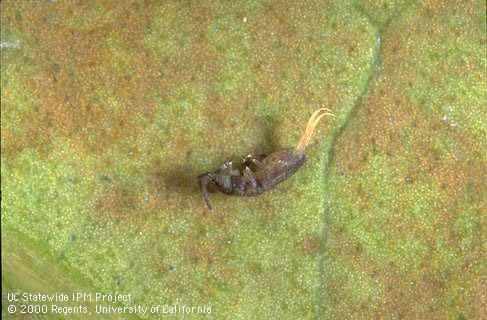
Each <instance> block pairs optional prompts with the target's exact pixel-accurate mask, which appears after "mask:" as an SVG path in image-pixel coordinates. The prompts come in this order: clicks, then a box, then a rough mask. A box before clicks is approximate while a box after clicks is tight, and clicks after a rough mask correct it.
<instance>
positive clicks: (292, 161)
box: [198, 109, 333, 210]
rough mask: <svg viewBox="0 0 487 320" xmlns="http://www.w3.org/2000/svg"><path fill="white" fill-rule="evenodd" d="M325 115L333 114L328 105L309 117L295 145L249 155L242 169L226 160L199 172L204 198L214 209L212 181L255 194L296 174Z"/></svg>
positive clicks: (238, 193)
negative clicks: (218, 165) (211, 192)
mask: <svg viewBox="0 0 487 320" xmlns="http://www.w3.org/2000/svg"><path fill="white" fill-rule="evenodd" d="M325 115H333V114H331V113H329V110H328V109H319V110H317V111H316V112H315V113H314V114H313V115H312V116H311V117H310V119H309V121H308V126H307V127H306V131H305V133H304V134H303V136H302V137H301V140H300V142H299V144H298V145H297V146H296V148H289V149H284V150H279V151H276V152H273V153H271V154H269V155H248V156H247V157H246V158H245V159H244V160H243V162H242V169H241V170H238V168H234V166H233V164H232V162H225V163H224V164H223V165H222V166H221V167H220V168H219V169H217V170H216V171H214V172H207V173H204V174H202V175H200V176H198V179H199V183H200V188H201V192H202V195H203V199H204V200H205V202H206V204H207V206H208V208H209V209H210V210H211V209H212V207H211V204H210V200H209V198H208V185H210V184H213V185H214V186H216V188H217V189H218V190H219V191H220V192H222V193H225V194H229V195H236V196H256V195H259V194H261V193H263V192H264V191H266V190H269V189H271V188H273V187H274V186H275V185H277V184H278V183H280V182H282V181H284V180H286V179H287V178H288V177H290V176H291V175H293V174H294V173H295V172H296V171H297V170H298V169H299V168H300V167H301V166H302V165H303V164H304V162H305V161H306V159H307V157H306V154H305V153H304V149H305V147H306V146H307V145H308V143H309V140H310V138H311V136H312V134H313V131H314V128H315V127H316V125H317V124H318V121H319V120H320V119H321V118H322V117H323V116H325Z"/></svg>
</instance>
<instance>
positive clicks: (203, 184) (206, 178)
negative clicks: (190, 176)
mask: <svg viewBox="0 0 487 320" xmlns="http://www.w3.org/2000/svg"><path fill="white" fill-rule="evenodd" d="M198 180H199V182H200V189H201V195H202V196H203V199H204V200H205V202H206V205H207V206H208V209H210V210H212V209H213V208H212V206H211V203H210V199H209V197H208V184H209V183H210V182H211V181H213V176H212V174H211V173H205V174H202V175H200V176H198Z"/></svg>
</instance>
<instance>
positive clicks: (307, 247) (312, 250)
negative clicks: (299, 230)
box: [301, 234, 321, 255]
mask: <svg viewBox="0 0 487 320" xmlns="http://www.w3.org/2000/svg"><path fill="white" fill-rule="evenodd" d="M301 248H302V250H303V252H304V254H306V255H315V254H317V253H318V252H320V248H321V239H320V237H319V236H318V235H316V234H310V235H306V236H305V237H304V239H303V240H302V242H301Z"/></svg>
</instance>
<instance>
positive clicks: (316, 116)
mask: <svg viewBox="0 0 487 320" xmlns="http://www.w3.org/2000/svg"><path fill="white" fill-rule="evenodd" d="M324 116H332V117H334V116H335V115H334V114H333V113H331V110H329V109H326V108H321V109H318V110H316V111H315V112H314V113H313V114H312V115H311V117H310V118H309V120H308V125H307V126H306V130H305V131H304V133H303V135H302V136H301V139H299V143H298V145H297V146H296V151H297V152H298V153H304V149H306V146H307V145H308V144H309V142H310V140H311V137H312V136H313V132H314V130H315V128H316V125H317V124H318V122H319V121H320V120H321V118H323V117H324Z"/></svg>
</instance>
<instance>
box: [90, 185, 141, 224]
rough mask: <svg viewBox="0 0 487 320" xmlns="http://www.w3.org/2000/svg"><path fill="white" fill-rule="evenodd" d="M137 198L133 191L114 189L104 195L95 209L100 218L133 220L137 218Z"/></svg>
mask: <svg viewBox="0 0 487 320" xmlns="http://www.w3.org/2000/svg"><path fill="white" fill-rule="evenodd" d="M136 208H137V197H136V195H135V193H134V191H133V190H130V189H126V188H123V187H114V188H113V189H111V190H108V191H107V192H106V193H104V194H103V195H102V196H101V198H100V199H99V200H98V201H97V202H96V204H95V209H96V213H97V214H98V215H99V216H105V217H109V218H111V219H115V220H131V219H135V218H136V216H137V210H136Z"/></svg>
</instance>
